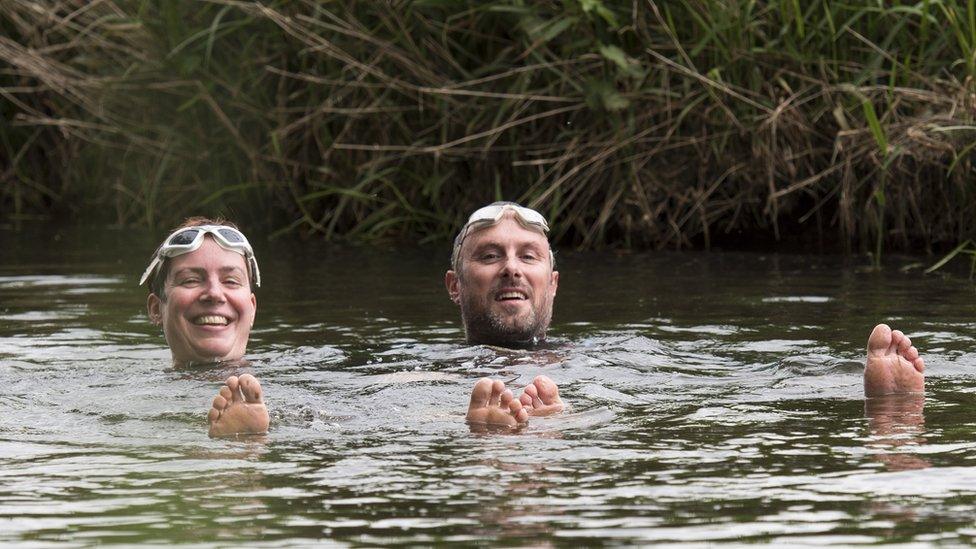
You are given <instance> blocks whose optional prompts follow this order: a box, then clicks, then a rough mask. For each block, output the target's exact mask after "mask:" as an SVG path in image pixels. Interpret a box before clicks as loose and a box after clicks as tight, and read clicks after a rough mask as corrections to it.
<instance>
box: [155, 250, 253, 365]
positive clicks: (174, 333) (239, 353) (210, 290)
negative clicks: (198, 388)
mask: <svg viewBox="0 0 976 549" xmlns="http://www.w3.org/2000/svg"><path fill="white" fill-rule="evenodd" d="M169 261H170V265H169V272H168V274H167V276H166V282H165V288H166V292H165V295H166V300H165V301H163V300H161V299H160V298H159V297H157V296H156V295H154V294H150V295H149V301H148V303H147V306H148V309H149V318H150V319H151V320H152V321H153V323H155V324H162V326H163V333H164V334H165V335H166V342H167V343H169V348H170V350H171V351H172V353H173V360H174V361H175V362H215V361H223V360H237V359H240V358H241V357H243V356H244V351H245V350H246V349H247V339H248V336H249V335H250V333H251V326H252V325H253V324H254V313H255V310H256V309H257V300H256V298H255V297H254V294H253V293H251V285H250V281H249V280H248V277H247V274H248V273H247V264H246V263H245V261H244V256H242V255H241V254H239V253H236V252H232V251H229V250H225V249H223V248H221V247H220V246H219V245H218V244H217V243H216V242H214V240H213V237H211V236H207V237H205V240H204V242H203V244H202V245H201V246H200V247H199V248H198V249H197V250H195V251H193V252H190V253H188V254H183V255H180V256H177V257H174V258H172V259H170V260H169Z"/></svg>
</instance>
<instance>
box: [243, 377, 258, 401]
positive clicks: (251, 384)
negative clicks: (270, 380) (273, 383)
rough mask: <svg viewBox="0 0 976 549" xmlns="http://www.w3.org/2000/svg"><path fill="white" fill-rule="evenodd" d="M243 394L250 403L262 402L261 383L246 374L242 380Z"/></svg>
mask: <svg viewBox="0 0 976 549" xmlns="http://www.w3.org/2000/svg"><path fill="white" fill-rule="evenodd" d="M240 383H241V393H242V394H243V395H244V400H245V401H246V402H249V403H259V402H261V383H260V382H258V379H257V378H256V377H254V376H252V375H251V374H244V375H242V376H241V378H240Z"/></svg>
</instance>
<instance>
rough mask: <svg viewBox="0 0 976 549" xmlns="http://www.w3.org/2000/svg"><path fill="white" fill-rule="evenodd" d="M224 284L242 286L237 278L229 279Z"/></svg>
mask: <svg viewBox="0 0 976 549" xmlns="http://www.w3.org/2000/svg"><path fill="white" fill-rule="evenodd" d="M224 284H226V285H228V286H240V285H241V281H240V280H237V279H236V278H228V279H227V280H225V281H224Z"/></svg>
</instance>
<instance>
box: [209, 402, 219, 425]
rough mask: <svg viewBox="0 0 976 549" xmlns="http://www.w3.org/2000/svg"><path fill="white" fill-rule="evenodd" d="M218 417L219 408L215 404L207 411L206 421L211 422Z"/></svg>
mask: <svg viewBox="0 0 976 549" xmlns="http://www.w3.org/2000/svg"><path fill="white" fill-rule="evenodd" d="M218 419H220V410H219V409H217V407H216V406H214V407H213V408H211V409H210V411H209V412H207V422H208V423H213V422H215V421H217V420H218Z"/></svg>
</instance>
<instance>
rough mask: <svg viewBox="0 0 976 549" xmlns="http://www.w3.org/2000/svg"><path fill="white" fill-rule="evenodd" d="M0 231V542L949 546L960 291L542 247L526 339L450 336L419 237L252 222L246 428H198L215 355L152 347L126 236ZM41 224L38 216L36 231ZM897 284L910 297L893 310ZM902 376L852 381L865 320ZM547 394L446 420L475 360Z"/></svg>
mask: <svg viewBox="0 0 976 549" xmlns="http://www.w3.org/2000/svg"><path fill="white" fill-rule="evenodd" d="M58 234H59V233H56V232H54V231H48V232H38V233H36V234H30V235H24V234H11V233H0V249H2V250H3V261H2V263H0V464H2V466H0V524H2V527H0V542H2V543H4V544H5V545H17V544H23V545H27V544H34V543H41V544H45V543H53V542H55V541H59V542H65V541H67V542H69V543H73V544H79V545H88V544H95V543H110V542H116V543H119V542H120V543H160V544H163V543H167V544H168V543H174V542H175V543H179V542H209V543H216V544H230V543H248V544H255V543H257V544H260V543H267V544H279V545H280V544H288V545H293V544H303V543H312V542H314V541H315V540H322V539H332V540H337V541H342V542H348V543H352V544H361V545H383V544H392V543H397V544H428V543H441V542H456V543H470V544H476V543H477V544H491V545H496V544H498V545H500V544H507V545H526V544H536V543H539V542H541V541H543V540H546V539H551V540H554V543H566V544H578V543H605V542H615V543H624V544H634V543H667V542H678V543H680V542H692V543H699V544H700V543H707V542H721V541H735V542H743V541H745V542H749V541H764V542H773V543H810V544H813V543H816V544H824V543H836V544H854V543H873V542H880V541H900V542H921V543H932V542H943V541H944V542H948V543H968V542H970V541H972V538H973V536H974V534H976V530H974V529H973V528H972V516H973V512H974V504H976V469H973V468H972V467H971V463H972V461H973V459H974V458H976V444H974V442H973V441H974V440H976V436H974V430H976V426H974V422H973V420H972V419H971V414H969V413H968V412H969V410H970V409H971V408H972V394H973V393H974V392H976V381H974V377H973V374H972V373H971V372H970V369H969V368H968V367H967V366H968V363H970V362H971V359H972V357H973V355H972V353H973V352H974V347H976V346H974V345H973V337H972V335H971V334H972V333H973V327H974V325H973V322H971V319H970V310H971V307H970V303H972V302H973V297H974V296H973V291H972V287H971V285H970V284H969V283H968V282H966V281H963V280H956V279H951V278H950V279H936V278H931V277H923V276H921V275H919V274H916V273H902V272H900V271H899V270H898V269H897V268H891V269H888V270H883V271H881V272H862V271H860V270H859V269H858V267H859V265H860V262H859V261H858V260H856V259H845V258H835V257H808V256H786V255H762V254H731V253H722V254H694V253H689V254H678V253H656V254H625V255H615V254H597V253H587V254H579V253H571V252H567V253H562V254H560V271H561V273H562V277H561V283H560V291H559V297H558V298H557V306H556V314H555V318H556V322H555V324H554V327H553V330H552V333H553V335H554V343H555V344H554V345H553V346H551V348H549V349H545V350H536V351H509V350H503V349H495V348H489V347H481V346H477V347H471V346H467V345H465V344H463V343H462V341H461V340H462V337H463V333H462V331H461V330H460V327H459V323H458V320H457V311H456V310H455V308H454V306H453V304H451V303H450V301H449V300H448V299H447V297H446V294H445V292H444V289H443V271H444V269H445V268H446V264H447V250H431V249H389V250H382V249H378V250H358V249H342V248H334V247H332V248H330V247H324V246H320V245H316V244H299V243H274V245H271V244H268V243H266V242H261V241H257V242H256V244H257V245H258V246H257V247H258V249H257V252H258V255H259V257H260V259H261V265H262V271H263V273H264V276H265V278H266V280H267V284H266V287H265V288H262V289H261V290H260V291H259V292H258V302H259V307H258V320H257V325H256V330H255V332H254V334H253V336H252V343H251V352H250V353H249V357H250V359H251V364H250V366H249V367H248V368H249V370H248V371H251V372H252V373H254V374H255V375H257V376H259V377H260V378H261V380H262V383H263V384H264V387H265V391H266V394H267V397H268V401H269V406H270V408H271V410H272V420H273V428H272V431H271V433H270V434H269V435H268V436H267V437H266V439H264V440H253V439H245V440H237V441H233V440H232V441H228V440H210V439H208V438H207V437H206V426H205V412H206V409H207V407H208V405H209V402H210V400H211V399H212V397H213V395H214V394H215V392H216V389H217V387H218V385H219V382H220V380H221V379H223V378H224V377H225V376H226V375H229V374H231V373H240V372H241V371H243V370H238V369H227V368H221V367H216V366H213V367H208V366H204V367H197V368H191V369H181V370H174V369H173V368H171V367H170V366H169V361H168V351H167V349H166V348H165V347H164V342H163V340H162V337H161V335H160V334H159V332H158V330H157V329H156V328H154V327H153V326H151V325H150V324H149V323H148V322H147V320H146V316H145V313H144V307H145V306H144V303H145V293H144V290H143V289H141V288H138V287H137V286H136V283H137V278H138V276H139V274H141V272H142V269H143V267H144V264H145V262H146V261H147V260H148V255H149V252H150V251H151V250H152V249H153V248H154V246H155V244H156V242H155V241H154V238H153V237H152V235H147V234H139V233H124V232H113V231H107V230H93V229H77V230H72V231H69V232H64V233H60V235H59V236H58ZM55 236H58V237H57V238H55ZM922 303H924V306H919V304H922ZM882 320H884V321H887V322H889V323H892V324H897V325H898V326H900V327H903V329H905V330H906V331H907V332H909V333H911V334H912V336H913V339H914V341H915V342H916V344H917V345H918V346H919V347H920V348H921V349H922V351H923V354H924V355H925V356H926V361H927V364H928V368H929V370H928V371H929V391H928V393H927V394H926V396H925V397H912V398H893V399H880V400H872V401H867V402H865V401H864V400H863V399H862V398H861V388H860V375H861V360H862V352H863V351H862V348H863V346H864V343H865V340H866V338H867V334H868V332H869V330H870V328H871V326H873V325H874V324H875V323H876V322H878V321H882ZM541 373H545V374H546V375H548V376H550V377H552V378H553V379H554V380H556V381H557V383H559V384H560V387H561V392H562V395H563V398H564V399H565V400H566V401H567V402H568V403H569V404H570V406H571V410H570V411H569V412H567V413H564V414H561V415H558V416H556V417H553V418H547V419H543V420H534V421H533V422H532V423H531V424H530V426H529V428H528V429H526V430H525V431H523V432H521V433H517V434H490V435H486V434H477V433H472V432H470V431H469V430H468V428H467V426H466V425H465V424H464V422H463V414H464V410H465V406H466V400H467V395H468V391H469V390H470V388H471V385H472V384H473V382H474V381H475V380H476V379H478V378H479V377H481V376H492V377H499V378H504V379H506V380H511V382H510V386H512V387H515V388H517V387H519V386H522V385H525V384H526V383H528V382H529V381H530V380H531V379H532V378H533V377H534V376H536V375H538V374H541Z"/></svg>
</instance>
